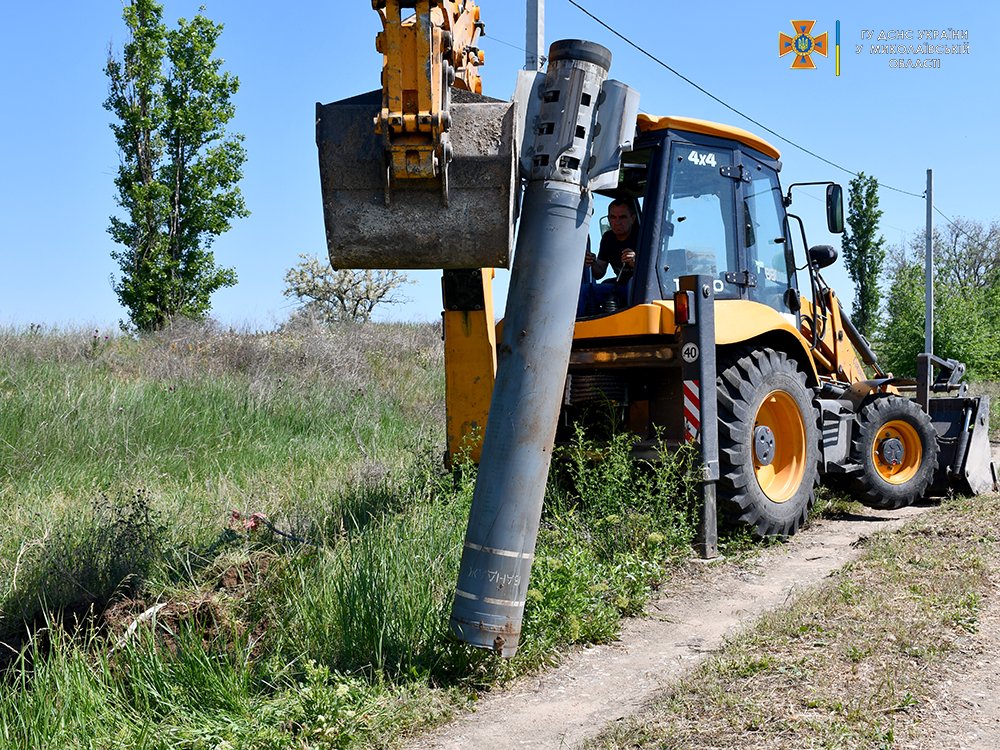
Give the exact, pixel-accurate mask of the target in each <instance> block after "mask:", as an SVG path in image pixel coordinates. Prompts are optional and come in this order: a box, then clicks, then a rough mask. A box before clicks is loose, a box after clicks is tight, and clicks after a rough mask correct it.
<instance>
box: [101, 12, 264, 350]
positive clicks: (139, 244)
mask: <svg viewBox="0 0 1000 750" xmlns="http://www.w3.org/2000/svg"><path fill="white" fill-rule="evenodd" d="M122 15H123V18H124V20H125V24H126V26H127V27H128V30H129V34H130V39H129V42H128V43H127V44H126V45H125V47H124V49H123V50H122V55H121V58H120V59H119V58H116V57H115V55H114V52H113V50H109V53H108V62H107V66H106V67H105V73H106V74H107V76H108V81H109V94H108V98H107V100H106V101H105V102H104V108H105V109H107V110H108V111H109V112H111V113H112V114H113V115H114V116H115V118H116V121H115V122H113V123H112V124H111V130H112V132H113V133H114V136H115V142H116V143H117V144H118V149H119V151H120V155H121V164H120V165H119V167H118V176H117V177H116V178H115V186H116V187H117V188H118V197H117V200H118V205H119V206H120V207H121V208H122V210H123V212H124V216H112V217H111V225H110V226H109V227H108V233H109V234H110V235H111V237H112V238H113V239H114V241H115V242H116V243H118V244H119V245H121V246H122V248H121V249H119V250H116V251H114V252H113V253H112V257H113V258H114V259H115V260H117V261H118V264H119V267H120V268H121V278H120V279H118V280H117V281H115V283H114V289H115V292H116V293H117V294H118V299H119V301H120V302H121V304H122V306H123V307H125V308H126V309H127V310H128V315H129V319H130V320H131V322H132V324H133V325H134V326H135V327H136V328H138V329H139V330H143V331H148V330H153V329H157V328H161V327H162V326H163V325H164V324H166V323H167V322H168V321H169V320H170V318H171V317H173V316H176V315H180V316H184V317H189V318H194V319H199V318H203V317H204V316H205V314H206V313H207V312H208V310H209V308H210V298H211V295H212V293H213V292H215V291H216V290H218V289H220V288H222V287H227V286H233V285H234V284H235V283H236V272H235V270H234V269H232V268H220V267H219V266H217V265H216V263H215V256H214V254H213V253H212V252H211V250H210V248H211V246H212V242H213V241H214V239H215V238H216V237H217V236H219V235H220V234H222V233H223V232H225V231H227V230H228V229H229V227H230V221H231V220H232V219H233V218H234V217H243V216H248V215H249V212H248V211H247V210H246V206H245V205H244V202H243V196H242V194H241V193H240V189H239V186H238V183H239V181H240V179H241V178H242V176H243V173H242V167H243V163H244V161H245V160H246V152H245V151H244V149H243V136H242V135H239V134H228V133H227V132H226V126H227V124H228V123H229V121H230V120H231V119H232V118H233V116H234V115H235V112H236V109H235V106H234V105H233V103H232V97H233V95H234V94H235V93H236V91H237V90H238V89H239V80H238V79H237V78H236V77H235V76H232V75H230V74H229V73H226V72H222V70H221V68H222V60H221V59H219V58H216V57H213V55H214V53H215V46H216V42H217V41H218V38H219V35H220V33H221V32H222V25H221V24H216V23H213V22H212V21H211V20H209V19H208V18H206V17H205V16H204V15H202V14H201V12H199V13H198V15H196V16H195V17H194V18H192V19H191V20H190V21H187V20H185V19H183V18H182V19H180V20H179V21H178V23H177V28H176V29H173V30H168V29H167V28H166V26H165V25H164V24H163V20H162V16H163V7H162V6H161V5H160V4H159V3H157V2H155V0H130V2H129V3H128V4H127V5H126V6H125V9H124V12H123V14H122Z"/></svg>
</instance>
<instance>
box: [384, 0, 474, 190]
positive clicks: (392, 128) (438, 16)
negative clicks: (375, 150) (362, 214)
mask: <svg viewBox="0 0 1000 750" xmlns="http://www.w3.org/2000/svg"><path fill="white" fill-rule="evenodd" d="M372 6H373V7H374V9H375V10H376V11H377V12H378V14H379V16H380V17H381V19H382V27H383V28H382V31H381V32H379V34H378V36H377V37H376V40H375V47H376V49H377V50H378V51H379V52H381V53H382V55H383V63H382V109H381V111H380V112H379V114H378V116H377V117H376V118H375V131H376V133H378V134H379V135H380V136H381V137H382V140H383V143H384V147H385V152H386V164H387V172H386V180H387V187H388V186H389V185H391V184H398V183H399V182H401V181H406V180H423V181H434V182H437V183H440V185H441V188H442V194H443V195H444V197H445V199H446V200H447V187H448V176H447V175H448V162H449V161H451V145H450V142H449V136H448V131H449V129H450V128H451V119H452V118H451V112H450V111H449V110H450V106H449V105H450V98H451V97H450V89H451V87H453V86H454V87H455V88H460V89H465V90H467V91H471V92H473V93H475V94H481V93H482V81H481V79H480V78H479V73H478V68H479V66H480V65H482V64H483V62H484V59H485V58H484V55H483V52H482V51H481V50H480V49H479V48H478V46H477V42H478V39H479V35H480V33H481V32H482V31H483V24H482V23H481V22H480V20H479V13H480V12H479V6H478V5H476V4H475V3H472V2H464V1H463V2H459V1H457V0H372ZM411 8H412V9H413V10H414V11H415V13H414V15H412V16H410V17H409V18H407V19H406V20H403V18H402V13H403V10H404V9H411Z"/></svg>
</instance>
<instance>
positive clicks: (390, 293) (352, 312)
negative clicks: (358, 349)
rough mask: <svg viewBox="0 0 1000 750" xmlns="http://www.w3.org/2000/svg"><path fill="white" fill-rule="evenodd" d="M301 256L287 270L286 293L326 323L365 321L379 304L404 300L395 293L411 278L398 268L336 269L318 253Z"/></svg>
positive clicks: (310, 313) (304, 310) (304, 309)
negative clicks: (318, 256)
mask: <svg viewBox="0 0 1000 750" xmlns="http://www.w3.org/2000/svg"><path fill="white" fill-rule="evenodd" d="M299 258H300V261H299V263H298V264H297V265H295V266H293V267H292V268H289V269H288V271H287V272H286V273H285V291H284V294H285V296H286V297H291V298H294V299H296V300H298V301H299V302H302V303H304V304H303V308H302V310H303V312H305V313H307V314H309V315H312V316H313V317H316V318H319V319H320V320H322V321H324V322H326V323H334V322H339V321H351V322H355V323H363V322H365V321H367V320H369V319H370V318H371V315H372V311H373V310H374V309H375V306H376V305H378V304H387V305H392V304H399V303H400V302H403V300H402V299H401V298H398V297H396V296H395V295H394V292H395V291H396V290H397V289H398V288H399V287H401V286H402V285H403V284H407V283H409V280H408V279H407V278H406V275H405V274H401V273H399V272H398V271H372V270H365V271H360V270H355V269H346V268H342V269H341V270H339V271H334V270H333V269H332V268H331V267H330V264H329V263H326V262H325V261H321V260H320V259H319V258H317V257H315V256H312V255H299Z"/></svg>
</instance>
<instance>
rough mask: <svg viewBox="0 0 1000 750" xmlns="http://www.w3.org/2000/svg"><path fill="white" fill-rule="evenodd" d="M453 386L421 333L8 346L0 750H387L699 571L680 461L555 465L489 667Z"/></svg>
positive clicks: (688, 473)
mask: <svg viewBox="0 0 1000 750" xmlns="http://www.w3.org/2000/svg"><path fill="white" fill-rule="evenodd" d="M442 381H443V377H442V367H441V352H440V339H439V337H438V335H437V333H436V331H435V329H434V327H433V326H402V325H399V326H385V325H366V326H360V327H343V328H335V329H330V330H328V329H313V330H308V329H299V330H292V331H285V332H283V333H280V334H247V333H242V334H241V333H233V332H226V331H218V330H213V329H210V328H209V329H200V328H197V327H188V328H184V329H174V330H172V331H167V332H164V333H162V334H158V335H157V336H154V337H150V338H145V339H141V340H136V339H131V338H127V337H115V336H109V337H108V338H107V339H105V337H104V335H103V334H101V333H99V332H98V333H97V335H94V333H93V332H46V333H37V332H35V333H27V334H26V333H20V332H10V331H8V332H5V333H0V412H2V414H3V415H4V418H3V419H2V420H0V506H2V507H4V508H5V509H6V510H7V511H8V513H7V518H6V530H8V531H9V532H10V533H5V534H3V535H2V536H0V641H2V642H5V644H6V645H5V644H4V643H0V675H2V676H0V682H2V683H3V684H2V685H0V746H4V745H6V746H13V747H23V748H36V747H37V748H43V747H52V746H65V747H69V748H106V747H152V748H157V747H181V748H216V747H233V748H285V747H288V748H298V747H383V746H390V745H393V744H395V743H397V742H398V740H399V738H400V737H401V736H403V735H404V734H405V733H406V732H412V731H416V730H418V729H419V728H421V727H424V726H428V725H431V724H434V723H436V722H439V721H441V720H442V719H443V717H446V716H447V715H449V714H450V713H451V712H453V711H454V710H456V708H457V707H461V706H463V705H465V704H466V703H467V702H468V701H469V700H471V699H472V696H474V694H475V691H476V690H477V689H480V688H482V687H488V686H492V685H495V684H497V683H502V682H504V681H506V680H509V679H511V678H513V677H515V676H517V675H519V674H523V673H525V672H528V671H531V670H533V669H537V668H539V667H542V666H544V665H547V664H550V663H553V662H554V661H557V660H558V658H559V654H560V653H561V651H562V650H563V649H564V648H565V647H566V646H567V645H569V644H573V643H581V642H599V641H607V640H610V639H612V638H614V636H615V635H616V633H617V631H618V627H619V622H620V618H621V617H622V615H625V614H634V613H637V612H639V611H641V609H642V606H643V605H644V603H645V602H646V600H647V599H648V597H649V595H650V592H651V591H652V590H654V589H655V588H656V587H657V586H658V585H661V584H662V582H663V581H664V580H666V578H667V576H668V575H669V568H670V566H671V565H672V564H674V563H676V562H677V561H679V560H683V559H685V558H686V557H688V556H689V555H690V543H691V540H692V538H693V534H694V520H695V518H694V514H693V507H692V505H691V501H690V497H691V490H692V488H693V486H694V472H693V466H692V456H691V455H690V454H683V455H680V456H678V457H676V458H675V459H674V460H671V461H667V462H664V463H663V464H660V465H657V466H652V465H648V464H641V463H639V464H637V463H635V462H633V461H631V460H630V458H629V449H630V443H629V442H628V440H627V439H625V438H618V439H617V440H615V441H613V442H612V443H611V444H610V445H606V446H597V445H594V444H589V443H586V442H585V441H583V440H582V439H581V440H580V441H579V442H578V444H577V445H576V446H574V447H573V448H571V449H570V450H568V451H566V452H565V454H564V455H563V456H561V457H560V459H559V462H558V466H559V467H561V468H560V469H559V470H557V471H556V472H554V476H553V480H552V482H551V483H550V487H549V488H548V492H547V499H546V512H545V516H544V518H543V521H542V528H541V532H540V534H539V543H538V549H537V562H536V565H535V570H534V571H533V574H532V582H531V587H530V589H529V593H528V599H529V603H528V606H527V608H526V611H525V619H524V626H523V631H524V632H523V638H522V644H523V645H522V648H521V650H520V651H519V653H518V655H517V657H515V658H514V659H512V660H507V661H505V660H501V659H499V658H497V657H495V656H494V655H493V654H490V653H488V652H483V651H478V650H474V649H471V648H469V647H466V646H465V645H463V644H460V643H458V642H457V641H455V640H454V639H453V638H452V637H451V636H450V634H449V632H448V627H447V621H448V615H449V612H450V607H451V601H452V597H453V595H454V588H453V587H454V581H455V578H456V573H457V570H458V563H459V557H460V553H461V543H462V539H463V536H464V532H465V523H466V519H467V515H468V508H469V504H470V502H471V493H472V488H473V484H474V479H475V472H474V470H472V469H470V468H468V467H466V468H465V469H464V470H463V471H461V472H458V473H456V474H452V473H448V472H445V471H444V470H443V469H442V468H441V467H440V458H439V457H440V455H441V443H442V433H443V429H442V425H443V422H444V419H443V416H444V415H443V404H442V400H443V384H442ZM596 455H600V458H599V460H598V459H595V458H594V457H595V456H596ZM234 510H235V511H236V513H233V511H234ZM257 512H260V513H264V514H266V516H267V519H268V520H267V522H261V523H254V524H251V526H253V528H248V526H247V523H246V522H247V520H248V519H249V518H250V516H251V515H252V514H253V513H257ZM54 696H58V697H54ZM53 701H55V703H53ZM53 705H55V706H56V707H57V708H58V710H56V711H53V710H52V706H53Z"/></svg>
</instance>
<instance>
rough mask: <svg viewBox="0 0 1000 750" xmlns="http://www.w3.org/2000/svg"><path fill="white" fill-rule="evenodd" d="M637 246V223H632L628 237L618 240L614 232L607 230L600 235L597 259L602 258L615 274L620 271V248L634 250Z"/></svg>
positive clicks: (621, 264)
mask: <svg viewBox="0 0 1000 750" xmlns="http://www.w3.org/2000/svg"><path fill="white" fill-rule="evenodd" d="M638 246H639V224H638V222H636V223H635V224H633V225H632V231H631V232H629V235H628V237H626V238H625V239H624V240H620V239H618V238H617V237H615V233H614V232H612V231H610V230H608V231H607V232H605V233H604V236H603V237H601V248H600V250H598V252H597V259H598V260H603V261H604V262H605V263H607V264H608V265H609V266H611V269H612V270H613V271H614V272H615V276H617V275H618V274H620V273H621V272H622V266H623V265H624V264H623V263H622V250H632V251H635V250H636V248H637V247H638Z"/></svg>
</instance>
